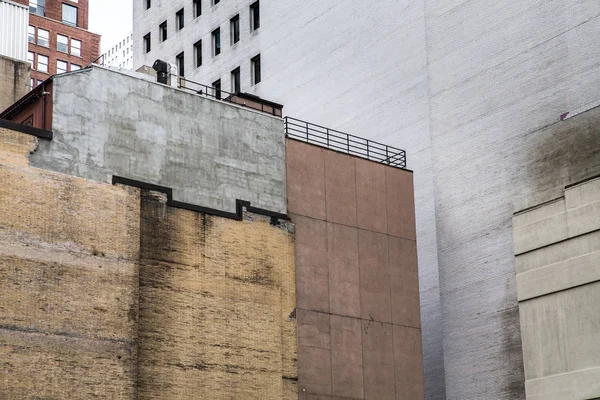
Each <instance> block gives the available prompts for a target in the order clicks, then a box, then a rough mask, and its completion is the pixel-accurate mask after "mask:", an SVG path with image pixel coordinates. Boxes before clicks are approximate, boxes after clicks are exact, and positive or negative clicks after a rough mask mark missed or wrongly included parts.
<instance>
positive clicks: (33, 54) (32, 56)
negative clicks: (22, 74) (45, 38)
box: [27, 51, 36, 71]
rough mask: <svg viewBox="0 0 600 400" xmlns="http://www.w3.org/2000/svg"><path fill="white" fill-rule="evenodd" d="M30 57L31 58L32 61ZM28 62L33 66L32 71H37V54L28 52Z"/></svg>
mask: <svg viewBox="0 0 600 400" xmlns="http://www.w3.org/2000/svg"><path fill="white" fill-rule="evenodd" d="M29 56H31V60H30V59H29ZM27 61H28V62H29V63H30V64H31V69H32V70H34V71H35V69H36V68H35V67H36V66H35V53H34V52H33V51H27Z"/></svg>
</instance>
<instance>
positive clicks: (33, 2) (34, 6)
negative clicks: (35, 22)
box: [29, 0, 46, 17]
mask: <svg viewBox="0 0 600 400" xmlns="http://www.w3.org/2000/svg"><path fill="white" fill-rule="evenodd" d="M45 5H46V2H45V0H29V12H30V13H32V14H36V15H41V16H42V17H43V16H44V14H45Z"/></svg>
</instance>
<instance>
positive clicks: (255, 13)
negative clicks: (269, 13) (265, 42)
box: [250, 1, 260, 31]
mask: <svg viewBox="0 0 600 400" xmlns="http://www.w3.org/2000/svg"><path fill="white" fill-rule="evenodd" d="M258 28H260V3H259V2H258V1H256V2H254V3H252V4H251V5H250V30H251V31H255V30H257V29H258Z"/></svg>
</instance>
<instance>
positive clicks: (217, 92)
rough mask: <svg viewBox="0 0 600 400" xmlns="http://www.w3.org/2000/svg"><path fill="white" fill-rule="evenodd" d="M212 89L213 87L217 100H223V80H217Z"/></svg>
mask: <svg viewBox="0 0 600 400" xmlns="http://www.w3.org/2000/svg"><path fill="white" fill-rule="evenodd" d="M212 87H213V96H214V97H215V99H217V100H221V80H220V79H217V80H216V81H214V82H213V84H212Z"/></svg>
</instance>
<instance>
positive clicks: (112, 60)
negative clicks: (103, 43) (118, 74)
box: [102, 33, 133, 70]
mask: <svg viewBox="0 0 600 400" xmlns="http://www.w3.org/2000/svg"><path fill="white" fill-rule="evenodd" d="M102 55H103V56H104V60H103V65H104V66H105V67H119V68H125V69H129V70H132V69H133V33H129V34H127V35H126V36H125V37H124V38H122V39H121V40H119V41H118V42H117V43H115V44H113V45H112V46H110V47H108V49H107V50H106V51H105V52H104V53H103V54H102Z"/></svg>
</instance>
